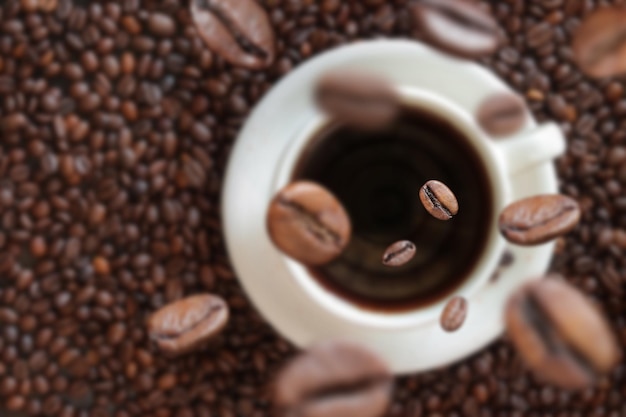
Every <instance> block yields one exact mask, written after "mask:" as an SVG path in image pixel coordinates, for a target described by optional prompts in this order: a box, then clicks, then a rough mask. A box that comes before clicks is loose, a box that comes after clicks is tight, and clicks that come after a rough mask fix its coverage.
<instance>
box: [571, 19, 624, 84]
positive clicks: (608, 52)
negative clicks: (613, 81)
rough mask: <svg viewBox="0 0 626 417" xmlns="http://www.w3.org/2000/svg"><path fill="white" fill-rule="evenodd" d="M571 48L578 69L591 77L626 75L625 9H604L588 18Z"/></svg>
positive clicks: (575, 35)
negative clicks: (625, 55)
mask: <svg viewBox="0 0 626 417" xmlns="http://www.w3.org/2000/svg"><path fill="white" fill-rule="evenodd" d="M572 48H573V52H574V58H575V59H576V62H577V64H578V66H579V67H580V69H581V70H582V71H583V72H585V73H586V74H587V75H589V76H591V77H597V78H601V77H611V76H616V75H621V74H624V73H626V60H625V59H624V54H625V53H626V10H625V9H623V8H621V7H620V8H617V7H616V8H602V9H598V10H597V11H595V12H593V13H591V14H589V15H588V16H586V17H585V19H584V20H583V22H582V23H581V24H580V26H579V27H578V29H577V30H576V32H575V34H574V38H573V44H572Z"/></svg>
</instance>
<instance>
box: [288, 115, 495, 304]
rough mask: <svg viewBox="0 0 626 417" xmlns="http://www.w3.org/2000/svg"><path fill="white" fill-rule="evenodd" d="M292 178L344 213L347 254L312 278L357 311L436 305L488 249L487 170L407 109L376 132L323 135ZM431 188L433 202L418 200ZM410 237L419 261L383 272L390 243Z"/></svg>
mask: <svg viewBox="0 0 626 417" xmlns="http://www.w3.org/2000/svg"><path fill="white" fill-rule="evenodd" d="M293 176H294V179H306V180H311V181H315V182H318V183H320V184H322V185H323V186H325V187H326V188H328V189H329V190H330V191H331V192H332V193H333V194H334V195H335V196H336V197H337V198H338V199H339V201H341V203H342V204H343V206H344V207H345V208H346V210H347V211H348V214H349V216H350V218H351V219H352V238H351V240H350V242H349V244H348V246H347V247H346V249H345V250H344V251H343V253H342V254H341V255H340V256H339V257H338V258H337V259H335V260H334V261H333V262H331V263H329V264H328V265H323V266H319V267H315V268H311V269H310V271H311V273H312V275H313V276H314V277H315V278H316V279H317V280H318V282H319V283H320V284H321V285H323V286H324V287H326V288H327V289H329V290H331V291H332V292H335V293H336V294H338V295H340V296H342V297H344V298H346V299H347V300H349V301H351V302H354V303H356V304H358V305H359V306H361V307H365V308H369V309H373V310H379V311H399V310H408V309H412V308H416V307H418V306H423V305H428V304H431V303H433V302H436V301H438V300H439V299H441V298H442V297H445V296H446V295H448V294H450V293H451V292H452V291H454V290H455V289H456V288H458V287H459V285H461V284H462V283H463V282H464V280H465V279H466V278H467V276H468V275H469V274H470V273H471V272H472V271H473V269H474V267H475V265H476V263H477V262H478V260H479V257H480V255H481V254H482V251H483V249H484V247H485V245H486V244H487V238H488V235H489V232H490V226H491V223H490V222H491V221H492V210H493V208H492V205H493V201H492V195H491V191H490V188H489V180H488V177H487V173H486V171H485V168H484V167H483V165H482V163H481V161H480V160H479V159H478V155H477V154H476V151H475V150H474V149H473V148H472V147H471V145H469V144H468V142H467V139H466V138H465V137H464V136H463V135H462V134H461V133H460V132H459V131H457V130H456V129H455V128H453V127H452V126H451V125H449V124H448V123H446V122H445V121H443V120H441V119H440V118H438V117H437V116H435V115H432V114H429V113H426V112H424V111H421V110H417V109H410V108H405V109H404V111H403V113H402V115H401V116H400V117H399V119H398V121H396V122H394V123H392V124H391V125H390V126H388V127H386V128H384V129H379V130H376V131H368V132H364V131H362V130H359V129H354V128H351V127H348V126H342V125H339V126H333V125H331V126H328V127H326V128H323V129H322V130H321V131H320V132H319V133H318V135H317V136H316V137H315V138H313V139H312V140H311V142H310V143H309V145H308V146H307V148H306V149H305V150H304V153H303V156H302V157H301V159H300V160H299V161H298V163H297V167H296V169H295V172H294V175H293ZM433 178H437V179H438V180H440V181H442V182H443V183H445V185H443V184H442V183H440V182H437V181H432V179H433ZM425 184H427V185H429V186H431V187H430V188H429V190H432V191H431V192H430V194H431V198H430V199H427V198H426V197H422V196H423V194H424V193H423V186H424V185H425ZM450 190H454V194H453V193H452V192H451V191H450ZM422 198H424V199H426V201H427V204H425V203H423V201H424V200H423V199H422ZM433 199H434V200H436V201H434V200H433ZM435 203H436V204H435ZM459 207H460V209H459ZM444 208H445V210H444ZM457 211H458V215H456V216H454V217H453V218H452V217H451V216H452V215H453V214H452V213H454V214H456V213H457ZM446 213H447V214H446ZM435 216H438V217H435ZM443 218H445V219H446V220H445V221H443V220H442V219H443ZM405 239H406V240H410V241H411V242H413V244H414V245H415V256H414V257H413V258H412V259H411V260H410V261H409V262H407V263H405V264H404V265H402V266H401V267H396V268H389V267H387V266H385V265H383V264H381V262H380V258H381V256H382V254H384V253H385V252H386V250H387V248H388V247H389V245H391V244H392V243H394V242H396V241H399V240H405Z"/></svg>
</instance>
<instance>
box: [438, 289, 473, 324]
mask: <svg viewBox="0 0 626 417" xmlns="http://www.w3.org/2000/svg"><path fill="white" fill-rule="evenodd" d="M467 309H468V308H467V300H466V299H465V298H463V297H460V296H456V297H453V298H452V299H450V301H448V302H447V303H446V306H445V307H444V309H443V311H442V312H441V318H440V320H439V323H440V324H441V328H442V329H443V330H445V331H446V332H454V331H457V330H459V329H460V328H461V326H462V325H463V323H464V322H465V318H466V317H467Z"/></svg>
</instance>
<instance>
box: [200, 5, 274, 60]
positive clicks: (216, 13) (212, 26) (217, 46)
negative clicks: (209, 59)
mask: <svg viewBox="0 0 626 417" xmlns="http://www.w3.org/2000/svg"><path fill="white" fill-rule="evenodd" d="M191 16H192V18H193V21H194V23H195V25H196V28H197V29H198V32H199V33H200V36H201V37H202V39H203V40H204V42H205V43H206V44H207V46H208V47H209V48H210V49H211V50H212V51H214V52H216V53H217V54H218V55H220V56H221V57H222V58H224V59H225V60H226V61H228V62H230V63H231V64H233V65H239V66H243V67H247V68H253V69H258V68H265V67H267V66H269V65H271V64H272V62H273V61H274V56H275V40H274V31H273V29H272V26H271V25H270V22H269V18H268V16H267V13H266V12H265V10H263V8H262V7H261V6H260V5H259V4H258V3H257V2H256V1H254V0H191Z"/></svg>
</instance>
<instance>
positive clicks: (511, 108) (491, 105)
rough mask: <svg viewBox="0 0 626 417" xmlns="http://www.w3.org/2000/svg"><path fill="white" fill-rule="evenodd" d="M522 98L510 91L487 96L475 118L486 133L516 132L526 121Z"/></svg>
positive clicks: (510, 133)
mask: <svg viewBox="0 0 626 417" xmlns="http://www.w3.org/2000/svg"><path fill="white" fill-rule="evenodd" d="M527 117H528V116H527V115H526V106H525V103H524V100H523V99H522V98H520V97H519V96H517V95H514V94H511V93H502V94H496V95H492V96H489V97H487V99H485V100H484V101H483V102H482V103H481V104H480V106H479V107H478V110H477V112H476V120H477V121H478V124H479V125H480V127H482V129H483V130H484V131H485V132H487V133H488V134H490V135H492V136H495V137H501V136H508V135H512V134H514V133H516V132H518V131H519V130H520V129H521V128H522V127H523V126H524V124H525V123H526V119H527Z"/></svg>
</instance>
